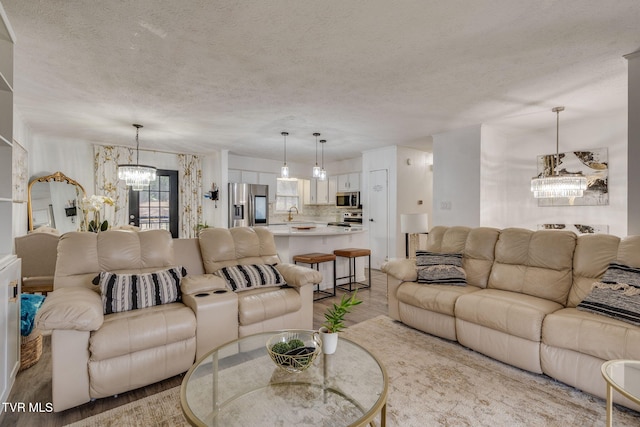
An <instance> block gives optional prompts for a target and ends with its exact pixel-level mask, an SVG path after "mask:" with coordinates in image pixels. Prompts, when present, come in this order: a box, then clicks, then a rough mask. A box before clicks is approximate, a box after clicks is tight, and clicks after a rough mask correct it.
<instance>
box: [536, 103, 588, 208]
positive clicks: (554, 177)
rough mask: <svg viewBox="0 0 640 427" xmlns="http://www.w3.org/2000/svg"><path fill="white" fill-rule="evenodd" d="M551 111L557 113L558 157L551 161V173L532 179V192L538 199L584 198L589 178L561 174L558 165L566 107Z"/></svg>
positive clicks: (572, 174)
mask: <svg viewBox="0 0 640 427" xmlns="http://www.w3.org/2000/svg"><path fill="white" fill-rule="evenodd" d="M551 111H553V112H554V113H556V155H555V157H553V158H552V160H551V168H550V170H549V173H548V174H546V168H545V172H543V173H542V174H541V175H539V176H536V177H534V178H532V179H531V191H532V192H533V197H535V198H536V199H545V198H553V197H582V196H583V195H584V190H586V189H587V178H586V177H585V176H584V175H582V174H581V173H569V172H563V173H560V171H559V170H558V164H559V163H560V151H559V141H560V112H561V111H564V107H555V108H553V109H552V110H551Z"/></svg>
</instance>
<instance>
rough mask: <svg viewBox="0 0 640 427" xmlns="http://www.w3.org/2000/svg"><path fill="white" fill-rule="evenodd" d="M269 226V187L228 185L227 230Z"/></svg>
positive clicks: (231, 183) (233, 183) (240, 184)
mask: <svg viewBox="0 0 640 427" xmlns="http://www.w3.org/2000/svg"><path fill="white" fill-rule="evenodd" d="M256 225H269V186H268V185H259V184H244V183H235V182H230V183H229V228H231V227H253V226H256Z"/></svg>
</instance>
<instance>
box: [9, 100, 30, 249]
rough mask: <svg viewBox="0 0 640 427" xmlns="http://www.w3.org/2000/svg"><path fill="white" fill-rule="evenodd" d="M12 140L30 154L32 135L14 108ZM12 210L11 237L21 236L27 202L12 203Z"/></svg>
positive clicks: (25, 222) (26, 214)
mask: <svg viewBox="0 0 640 427" xmlns="http://www.w3.org/2000/svg"><path fill="white" fill-rule="evenodd" d="M13 140H14V141H16V142H18V144H20V145H21V146H22V147H23V148H24V149H25V150H26V151H27V155H28V156H30V154H31V151H32V147H31V146H32V137H31V131H30V129H29V127H28V126H27V125H26V123H25V122H24V120H23V119H22V115H20V113H19V112H18V111H16V110H15V109H14V112H13ZM30 171H31V168H30V164H29V163H27V176H28V177H31V175H30ZM12 208H13V212H12V214H11V217H12V220H11V223H12V233H13V234H12V235H13V237H18V236H23V235H25V234H27V228H28V220H27V216H28V213H27V202H26V201H24V202H23V203H13V206H12Z"/></svg>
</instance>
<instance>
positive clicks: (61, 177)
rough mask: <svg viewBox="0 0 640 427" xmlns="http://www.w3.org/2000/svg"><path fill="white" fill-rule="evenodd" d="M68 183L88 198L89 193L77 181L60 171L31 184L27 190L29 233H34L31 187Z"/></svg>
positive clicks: (37, 179) (35, 180)
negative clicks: (44, 183)
mask: <svg viewBox="0 0 640 427" xmlns="http://www.w3.org/2000/svg"><path fill="white" fill-rule="evenodd" d="M51 181H54V182H66V183H67V184H71V185H75V186H77V187H80V190H82V194H83V195H84V196H83V197H86V196H87V193H86V192H85V191H84V187H83V186H82V185H81V184H80V183H79V182H78V181H76V180H74V179H71V178H69V177H68V176H66V175H65V174H63V173H62V172H60V171H58V172H56V173H54V174H51V175H45V176H41V177H40V178H36V179H34V180H33V181H31V182H30V183H29V187H28V189H27V212H28V215H29V231H33V212H32V210H31V187H32V186H33V184H35V183H36V182H51Z"/></svg>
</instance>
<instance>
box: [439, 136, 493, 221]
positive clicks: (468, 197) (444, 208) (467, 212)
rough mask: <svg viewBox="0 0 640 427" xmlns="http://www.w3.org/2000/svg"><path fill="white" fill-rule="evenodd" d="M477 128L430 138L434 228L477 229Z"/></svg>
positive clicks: (478, 158)
mask: <svg viewBox="0 0 640 427" xmlns="http://www.w3.org/2000/svg"><path fill="white" fill-rule="evenodd" d="M480 141H481V126H480V125H474V126H469V127H466V128H463V129H458V130H454V131H451V132H446V133H441V134H437V135H434V136H433V215H432V218H433V220H432V221H430V222H431V224H430V227H432V226H434V225H449V226H451V225H465V226H468V227H477V226H479V225H480V148H481V143H480Z"/></svg>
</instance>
